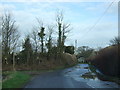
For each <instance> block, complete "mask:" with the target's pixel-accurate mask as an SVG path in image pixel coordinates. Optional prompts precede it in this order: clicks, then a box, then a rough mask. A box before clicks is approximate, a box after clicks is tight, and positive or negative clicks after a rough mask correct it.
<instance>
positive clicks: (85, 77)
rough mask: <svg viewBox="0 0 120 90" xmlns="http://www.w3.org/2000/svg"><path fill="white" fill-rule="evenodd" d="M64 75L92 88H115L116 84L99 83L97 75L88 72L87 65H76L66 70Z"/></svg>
mask: <svg viewBox="0 0 120 90" xmlns="http://www.w3.org/2000/svg"><path fill="white" fill-rule="evenodd" d="M64 75H65V76H67V77H71V78H73V79H74V80H76V81H79V82H85V83H87V84H88V85H89V86H91V87H93V88H117V87H118V84H116V83H114V82H109V81H101V80H99V79H98V77H97V75H96V74H95V73H93V72H92V71H90V69H89V66H88V65H87V64H78V65H77V66H75V67H72V68H69V69H66V70H65V72H64Z"/></svg>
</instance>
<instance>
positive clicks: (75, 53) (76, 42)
mask: <svg viewBox="0 0 120 90" xmlns="http://www.w3.org/2000/svg"><path fill="white" fill-rule="evenodd" d="M76 53H77V40H75V54H76Z"/></svg>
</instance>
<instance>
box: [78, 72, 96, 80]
mask: <svg viewBox="0 0 120 90" xmlns="http://www.w3.org/2000/svg"><path fill="white" fill-rule="evenodd" d="M80 77H82V78H84V79H94V80H96V79H97V75H95V74H94V73H92V72H87V73H84V74H82V75H80Z"/></svg>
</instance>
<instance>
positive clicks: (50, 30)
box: [46, 25, 54, 59]
mask: <svg viewBox="0 0 120 90" xmlns="http://www.w3.org/2000/svg"><path fill="white" fill-rule="evenodd" d="M53 30H54V26H53V25H48V40H47V43H46V46H47V49H48V57H47V58H48V59H49V56H50V54H51V49H52V34H53Z"/></svg>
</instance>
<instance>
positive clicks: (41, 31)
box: [37, 18, 45, 53]
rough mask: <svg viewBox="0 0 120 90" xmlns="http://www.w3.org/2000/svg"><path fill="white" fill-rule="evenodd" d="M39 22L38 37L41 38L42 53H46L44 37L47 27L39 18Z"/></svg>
mask: <svg viewBox="0 0 120 90" xmlns="http://www.w3.org/2000/svg"><path fill="white" fill-rule="evenodd" d="M37 21H38V23H39V27H38V28H39V30H40V31H39V32H38V36H39V37H40V42H41V53H43V52H44V37H45V27H44V25H43V22H42V21H41V20H39V19H38V18H37Z"/></svg>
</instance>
